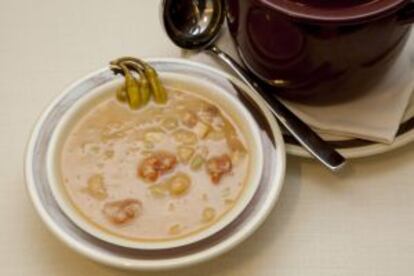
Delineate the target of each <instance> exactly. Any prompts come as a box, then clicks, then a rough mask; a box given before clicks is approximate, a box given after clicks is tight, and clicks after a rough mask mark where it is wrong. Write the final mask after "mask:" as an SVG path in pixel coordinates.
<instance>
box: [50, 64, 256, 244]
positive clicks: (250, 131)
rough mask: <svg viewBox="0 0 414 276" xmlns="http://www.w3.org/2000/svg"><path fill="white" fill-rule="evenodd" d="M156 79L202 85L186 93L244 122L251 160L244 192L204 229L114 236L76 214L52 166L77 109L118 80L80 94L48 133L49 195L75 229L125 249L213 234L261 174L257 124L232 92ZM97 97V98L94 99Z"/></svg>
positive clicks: (177, 77) (171, 77)
mask: <svg viewBox="0 0 414 276" xmlns="http://www.w3.org/2000/svg"><path fill="white" fill-rule="evenodd" d="M160 78H161V80H162V79H164V80H166V79H168V81H167V82H171V83H174V82H181V83H186V82H187V84H188V83H190V82H192V84H191V86H194V85H199V87H201V86H203V87H205V88H203V89H197V93H194V89H193V88H192V89H188V93H189V94H198V93H200V91H202V90H204V92H202V93H200V96H201V97H202V98H204V99H207V100H211V99H214V101H215V103H216V104H217V106H219V107H220V109H222V110H225V109H227V108H231V109H232V111H231V112H230V113H234V115H235V116H234V117H237V118H239V119H240V120H242V121H243V122H244V123H245V124H244V126H245V127H246V131H243V132H242V133H243V134H244V136H245V138H246V141H247V142H248V144H250V146H251V148H253V150H252V151H251V159H250V160H249V166H250V168H249V169H248V174H247V183H246V187H245V189H244V191H242V194H241V197H240V198H239V199H238V200H237V201H236V203H235V204H234V206H233V207H232V208H231V209H230V210H229V212H227V213H226V214H225V215H224V216H223V217H222V218H220V219H219V220H218V221H216V222H214V223H213V224H211V225H209V226H208V227H207V228H205V229H203V230H201V231H198V232H197V233H195V234H191V235H189V236H186V237H183V238H177V239H171V240H167V241H148V242H146V241H137V240H132V239H131V240H130V239H127V238H122V237H118V236H116V235H115V234H111V233H105V232H104V231H102V230H101V229H99V228H98V227H96V226H94V225H93V224H92V223H91V222H88V221H87V219H86V218H85V217H83V216H82V215H80V213H79V211H77V210H75V209H76V208H75V206H74V204H73V202H68V200H67V199H66V198H67V197H69V198H70V195H68V193H67V190H66V189H65V188H64V184H63V183H62V181H61V179H60V176H59V172H58V170H59V167H58V165H56V162H57V160H58V159H59V153H60V152H61V150H62V146H63V143H62V142H64V141H65V138H64V137H63V134H65V133H67V132H66V131H67V130H68V129H71V128H73V127H74V125H76V124H77V123H78V122H79V120H81V117H80V116H81V115H79V113H81V110H84V109H87V111H86V112H89V111H90V110H91V108H92V107H91V102H99V103H100V102H102V99H101V97H103V98H104V99H107V97H109V94H110V93H112V91H113V89H114V87H117V86H119V85H120V83H121V82H122V79H121V78H114V79H113V80H111V81H109V82H106V83H105V84H103V85H100V86H99V87H96V88H93V89H91V90H90V92H89V93H88V94H86V95H83V96H82V97H81V98H80V99H78V100H77V101H76V102H75V103H74V104H73V105H72V106H71V107H69V109H68V110H66V112H65V114H64V115H63V116H62V118H61V119H60V122H59V124H58V126H57V127H56V128H55V129H54V131H53V133H52V136H51V138H50V145H49V147H48V151H47V156H46V168H47V175H48V180H49V187H50V188H51V190H52V194H53V197H54V198H55V200H56V201H57V203H58V205H59V207H60V209H61V210H62V211H63V212H64V213H65V214H66V215H67V216H68V217H69V218H70V219H71V220H72V222H73V223H74V224H75V225H77V226H78V227H79V228H81V229H82V230H84V231H85V232H87V233H89V234H90V235H92V236H94V237H96V238H98V239H101V240H103V241H106V242H108V243H111V244H114V245H118V246H123V247H126V248H132V249H144V250H154V249H157V250H158V249H171V248H175V247H180V246H186V245H189V244H191V243H195V242H198V241H201V240H203V239H206V238H208V237H210V236H212V235H214V234H215V233H217V232H218V231H220V230H222V229H223V228H225V227H226V226H227V225H229V224H230V223H231V222H232V221H234V220H235V219H237V217H238V216H239V215H240V214H241V213H242V212H243V210H244V209H245V208H246V207H247V205H248V204H249V202H250V201H251V199H252V198H253V196H254V194H255V193H256V190H257V189H258V187H259V184H260V180H261V176H262V171H263V162H264V161H263V158H264V155H263V146H262V140H261V137H260V135H259V127H258V125H257V122H256V121H255V120H254V119H253V117H252V115H251V114H250V112H249V111H248V109H247V108H246V107H245V106H244V105H243V104H242V103H241V102H240V101H238V100H237V99H236V97H235V96H234V95H232V94H230V93H227V92H226V91H224V89H223V88H220V87H218V86H217V85H215V84H212V83H208V82H207V81H205V80H200V79H196V78H195V77H193V76H184V75H182V74H177V73H169V72H162V73H160ZM88 80H89V78H88V77H84V78H81V79H80V82H81V83H83V82H86V81H88ZM184 85H185V84H184ZM188 85H189V84H188ZM167 86H171V87H172V88H173V89H174V84H171V85H167ZM184 90H186V89H184ZM71 91H72V90H71V89H70V88H69V89H64V90H63V92H62V94H64V95H67V94H69V93H70V92H71ZM197 96H198V95H197ZM209 97H211V98H209ZM98 98H100V99H99V100H95V99H98ZM225 107H226V108H225ZM228 113H229V112H226V113H225V114H226V115H227V116H230V115H228ZM62 139H63V141H62Z"/></svg>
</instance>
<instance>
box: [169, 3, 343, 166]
mask: <svg viewBox="0 0 414 276" xmlns="http://www.w3.org/2000/svg"><path fill="white" fill-rule="evenodd" d="M224 16H225V8H224V1H223V0H164V1H163V3H162V20H163V24H164V28H165V31H166V32H167V34H168V36H169V37H170V39H171V40H172V41H173V42H174V43H175V44H176V45H177V46H179V47H181V48H184V49H189V50H197V49H199V50H200V49H201V50H205V51H208V52H210V53H211V54H213V55H215V56H216V57H218V58H219V59H221V60H222V61H223V62H224V63H225V64H227V65H228V66H229V67H230V68H232V69H233V70H234V72H235V73H236V74H237V75H238V77H239V78H240V79H241V80H243V81H244V82H245V83H246V84H247V86H249V88H250V89H251V90H252V91H253V92H256V93H258V94H260V95H261V96H262V97H263V98H264V100H265V101H266V102H267V106H268V108H269V109H270V110H271V111H272V113H273V114H274V115H275V117H276V118H277V119H278V120H279V122H280V123H281V124H282V125H284V126H285V127H286V129H287V130H288V131H289V132H290V133H291V134H292V135H293V136H294V137H295V139H296V140H297V141H299V143H300V144H301V145H302V146H303V147H304V148H305V149H307V150H308V151H309V152H310V153H311V154H312V155H313V156H314V157H315V158H316V159H318V160H319V161H320V162H321V163H322V164H324V165H325V166H326V167H328V168H329V169H331V170H333V171H335V170H338V169H340V168H341V167H342V166H343V165H344V164H345V158H344V157H343V156H342V155H340V154H339V153H338V152H337V151H336V150H335V149H334V148H333V147H331V146H330V145H328V144H327V143H326V142H325V141H324V140H322V139H321V138H320V137H319V136H318V135H317V134H316V133H315V132H314V131H313V130H312V129H311V128H310V127H309V126H307V125H306V124H305V123H304V122H303V121H301V120H300V119H299V118H298V117H296V116H295V115H294V114H293V113H292V112H291V111H290V110H289V109H288V108H286V106H284V105H283V104H282V103H281V102H280V101H279V100H277V99H276V98H275V97H273V96H271V94H269V93H267V92H266V91H264V90H263V88H262V87H260V86H259V85H258V84H257V83H256V82H255V81H254V79H253V78H252V77H250V76H249V73H248V72H247V71H246V70H245V69H244V68H243V67H241V66H240V65H239V64H238V63H237V62H235V61H234V60H233V59H232V58H231V57H230V56H228V55H227V54H226V53H224V52H222V51H221V50H220V49H219V48H218V47H217V46H215V45H214V41H215V40H216V38H217V37H218V35H219V32H220V29H221V27H222V24H223V21H224ZM281 85H283V83H282V84H281ZM287 85H289V84H287Z"/></svg>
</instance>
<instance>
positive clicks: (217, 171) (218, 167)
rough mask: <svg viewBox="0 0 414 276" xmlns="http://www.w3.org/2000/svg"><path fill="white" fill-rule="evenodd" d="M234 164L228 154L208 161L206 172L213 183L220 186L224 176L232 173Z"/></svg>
mask: <svg viewBox="0 0 414 276" xmlns="http://www.w3.org/2000/svg"><path fill="white" fill-rule="evenodd" d="M231 169H232V163H231V159H230V157H229V155H228V154H223V155H221V156H217V157H212V158H210V159H209V160H208V161H207V164H206V170H207V173H208V174H209V175H210V178H211V181H212V182H213V183H214V184H218V183H219V182H220V179H221V178H222V176H223V175H225V174H227V173H229V172H231Z"/></svg>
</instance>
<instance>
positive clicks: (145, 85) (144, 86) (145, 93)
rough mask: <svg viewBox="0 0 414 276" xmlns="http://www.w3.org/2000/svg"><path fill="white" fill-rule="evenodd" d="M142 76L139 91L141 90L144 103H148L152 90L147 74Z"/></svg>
mask: <svg viewBox="0 0 414 276" xmlns="http://www.w3.org/2000/svg"><path fill="white" fill-rule="evenodd" d="M140 78H141V79H140V86H139V91H140V92H141V100H142V105H146V104H147V103H148V102H149V100H150V98H151V90H150V86H149V82H148V80H147V78H146V77H145V75H144V74H142V75H141V77H140Z"/></svg>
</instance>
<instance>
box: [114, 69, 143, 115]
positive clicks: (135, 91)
mask: <svg viewBox="0 0 414 276" xmlns="http://www.w3.org/2000/svg"><path fill="white" fill-rule="evenodd" d="M119 66H120V67H121V68H122V70H123V71H124V74H125V89H126V92H127V95H128V104H129V107H130V108H132V109H137V108H138V107H140V105H141V95H140V93H139V86H138V83H137V81H136V80H135V78H134V77H133V76H132V74H131V73H130V72H129V70H128V68H127V67H126V66H125V65H124V64H122V63H121V64H119Z"/></svg>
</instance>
